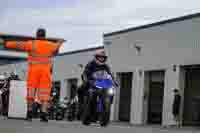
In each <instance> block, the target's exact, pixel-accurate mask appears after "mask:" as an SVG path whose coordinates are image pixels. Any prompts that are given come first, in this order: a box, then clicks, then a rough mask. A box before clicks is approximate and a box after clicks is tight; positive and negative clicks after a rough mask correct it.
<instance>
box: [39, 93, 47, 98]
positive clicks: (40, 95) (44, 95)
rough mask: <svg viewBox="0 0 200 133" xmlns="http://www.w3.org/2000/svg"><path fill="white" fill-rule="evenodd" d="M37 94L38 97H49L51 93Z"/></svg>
mask: <svg viewBox="0 0 200 133" xmlns="http://www.w3.org/2000/svg"><path fill="white" fill-rule="evenodd" d="M37 96H38V98H40V97H49V94H38V95H37Z"/></svg>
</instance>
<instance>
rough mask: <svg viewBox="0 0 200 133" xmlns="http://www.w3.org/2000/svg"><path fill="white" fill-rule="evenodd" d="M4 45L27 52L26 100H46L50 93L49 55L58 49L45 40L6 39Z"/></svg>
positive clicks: (54, 44)
mask: <svg viewBox="0 0 200 133" xmlns="http://www.w3.org/2000/svg"><path fill="white" fill-rule="evenodd" d="M5 46H6V47H8V48H14V49H20V50H23V51H26V52H28V55H29V56H28V63H29V66H28V78H27V89H28V91H27V100H28V101H33V100H35V98H36V97H37V98H38V100H40V101H48V100H49V96H50V93H51V57H52V56H53V54H54V53H55V52H56V51H57V50H58V49H59V46H58V45H57V44H56V43H52V42H49V41H47V40H32V41H8V42H6V45H5Z"/></svg>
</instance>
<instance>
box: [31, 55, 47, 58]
mask: <svg viewBox="0 0 200 133" xmlns="http://www.w3.org/2000/svg"><path fill="white" fill-rule="evenodd" d="M31 57H32V58H51V56H39V55H32V56H31Z"/></svg>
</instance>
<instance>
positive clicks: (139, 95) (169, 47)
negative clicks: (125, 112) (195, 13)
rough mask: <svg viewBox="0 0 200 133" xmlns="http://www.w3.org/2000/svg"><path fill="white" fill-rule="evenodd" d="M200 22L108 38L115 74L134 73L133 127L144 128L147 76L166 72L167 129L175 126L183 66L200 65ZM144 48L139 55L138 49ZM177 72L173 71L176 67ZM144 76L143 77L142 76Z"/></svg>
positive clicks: (110, 59)
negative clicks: (176, 91) (176, 94)
mask: <svg viewBox="0 0 200 133" xmlns="http://www.w3.org/2000/svg"><path fill="white" fill-rule="evenodd" d="M199 34H200V18H193V19H189V20H184V21H179V22H173V23H168V24H164V25H159V26H154V27H151V28H146V29H140V30H135V31H129V32H126V33H121V34H116V35H111V36H107V37H104V42H105V44H104V47H105V50H106V51H107V53H108V55H109V56H110V58H109V63H110V65H111V66H112V70H113V71H114V72H133V73H134V78H133V88H132V104H131V106H132V108H131V109H132V110H131V123H133V124H144V123H145V119H146V117H147V116H145V114H146V113H145V112H146V109H147V108H146V106H147V105H146V103H147V101H145V100H144V98H143V97H144V93H145V90H146V89H147V88H146V85H145V79H146V78H145V77H144V76H145V75H144V72H146V71H151V70H164V71H165V88H164V102H163V122H162V124H163V125H171V124H174V120H173V116H172V102H173V92H172V90H171V89H172V88H180V89H182V90H183V88H181V87H182V86H183V85H181V83H182V82H183V78H182V77H180V76H181V75H182V74H181V73H182V72H181V69H180V68H181V65H189V64H200V58H199V57H200V38H199ZM134 45H136V46H139V47H141V52H140V53H138V52H137V50H136V49H135V46H134ZM174 64H175V65H176V68H177V71H173V65H174ZM138 71H141V72H143V76H141V77H140V76H139V75H138Z"/></svg>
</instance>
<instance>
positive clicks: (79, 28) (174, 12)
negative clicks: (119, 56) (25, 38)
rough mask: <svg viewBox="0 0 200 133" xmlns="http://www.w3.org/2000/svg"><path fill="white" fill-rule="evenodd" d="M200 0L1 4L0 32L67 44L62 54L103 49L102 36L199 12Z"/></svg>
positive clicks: (17, 0)
mask: <svg viewBox="0 0 200 133" xmlns="http://www.w3.org/2000/svg"><path fill="white" fill-rule="evenodd" d="M199 5H200V0H1V2H0V32H1V33H12V34H23V35H35V31H36V29H37V28H38V27H44V28H46V29H47V31H48V36H49V37H62V38H65V39H66V40H68V42H67V43H65V45H64V47H63V48H62V49H61V52H63V51H71V50H77V49H83V48H88V47H94V46H99V45H102V42H103V37H102V35H103V33H109V32H112V31H116V30H122V29H125V28H130V27H135V26H139V25H143V24H148V23H152V22H156V21H160V20H165V19H168V18H173V17H178V16H183V15H187V14H192V13H197V12H200V8H199Z"/></svg>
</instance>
